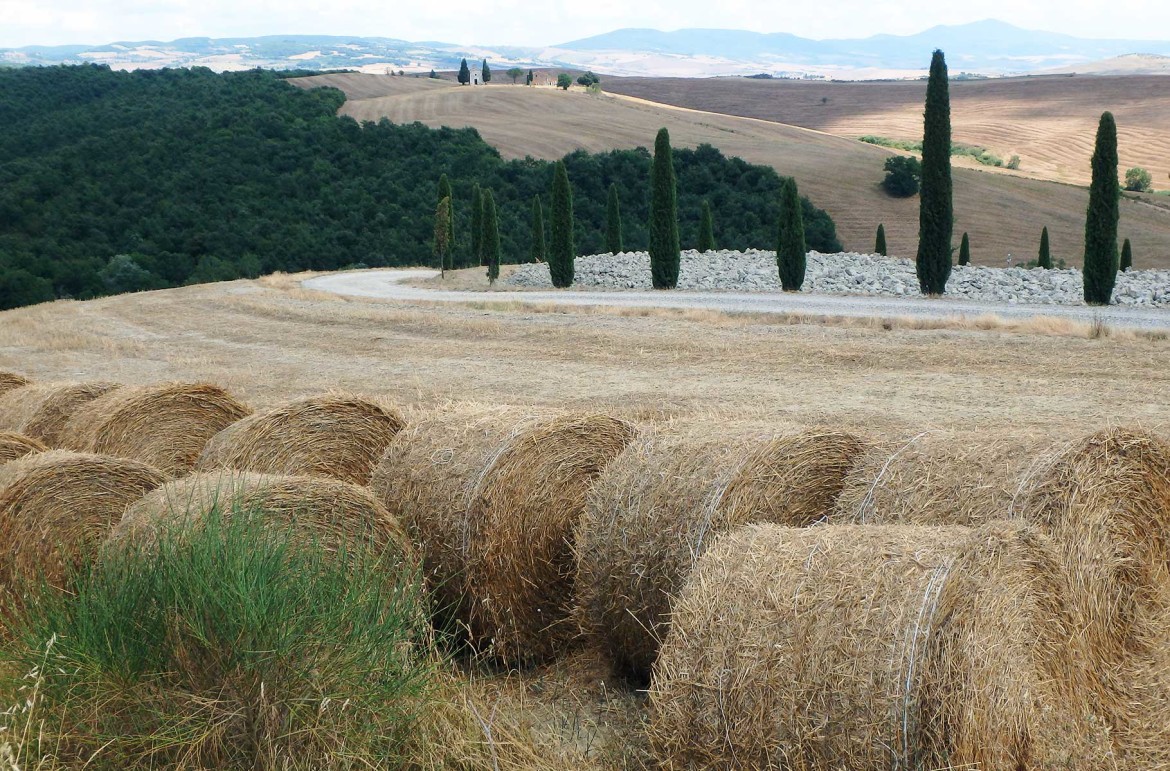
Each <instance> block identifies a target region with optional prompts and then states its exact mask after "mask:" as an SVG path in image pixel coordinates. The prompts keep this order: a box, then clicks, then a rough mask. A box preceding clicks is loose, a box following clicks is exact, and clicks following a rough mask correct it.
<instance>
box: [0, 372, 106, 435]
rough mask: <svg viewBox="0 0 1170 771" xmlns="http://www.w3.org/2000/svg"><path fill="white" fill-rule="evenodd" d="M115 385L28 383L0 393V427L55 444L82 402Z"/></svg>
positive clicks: (96, 383) (96, 396) (103, 393)
mask: <svg viewBox="0 0 1170 771" xmlns="http://www.w3.org/2000/svg"><path fill="white" fill-rule="evenodd" d="M115 388H118V384H117V383H103V382H88V383H68V382H65V383H30V384H29V385H26V386H22V387H21V388H14V389H12V390H11V391H8V392H6V393H4V394H3V395H0V428H6V429H11V430H13V431H19V432H20V433H23V434H25V435H27V436H31V437H33V438H35V439H39V440H40V441H42V442H44V443H45V444H47V445H49V446H50V447H59V446H61V442H62V440H63V439H64V436H63V432H64V430H65V426H66V425H67V424H68V423H69V421H70V420H71V419H72V418H73V414H74V413H75V412H77V410H78V409H80V408H81V407H82V406H84V405H86V404H88V403H89V402H91V401H93V400H94V399H96V398H98V397H99V396H104V395H105V394H107V393H109V392H110V391H113V390H114V389H115Z"/></svg>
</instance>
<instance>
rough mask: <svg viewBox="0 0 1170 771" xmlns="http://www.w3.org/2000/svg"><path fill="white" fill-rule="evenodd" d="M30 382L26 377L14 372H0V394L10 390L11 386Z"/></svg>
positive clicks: (18, 386) (19, 385)
mask: <svg viewBox="0 0 1170 771" xmlns="http://www.w3.org/2000/svg"><path fill="white" fill-rule="evenodd" d="M31 382H32V381H31V380H29V379H28V378H26V377H24V376H23V375H18V374H16V373H15V372H0V394H2V393H4V392H5V391H11V390H12V389H13V388H20V387H21V386H25V385H28V384H29V383H31Z"/></svg>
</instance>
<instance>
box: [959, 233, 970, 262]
mask: <svg viewBox="0 0 1170 771" xmlns="http://www.w3.org/2000/svg"><path fill="white" fill-rule="evenodd" d="M959 264H960V265H970V264H971V239H970V238H968V237H967V234H966V233H963V240H962V241H960V242H959Z"/></svg>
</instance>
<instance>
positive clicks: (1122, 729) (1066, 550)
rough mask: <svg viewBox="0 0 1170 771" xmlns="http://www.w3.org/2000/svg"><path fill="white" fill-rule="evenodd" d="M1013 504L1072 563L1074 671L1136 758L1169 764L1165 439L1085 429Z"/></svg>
mask: <svg viewBox="0 0 1170 771" xmlns="http://www.w3.org/2000/svg"><path fill="white" fill-rule="evenodd" d="M1018 508H1019V511H1020V514H1021V515H1022V516H1023V517H1024V518H1025V519H1026V520H1028V521H1030V522H1033V523H1036V524H1037V525H1039V526H1040V527H1041V528H1043V529H1044V530H1046V531H1048V532H1049V533H1050V535H1051V536H1052V539H1053V541H1054V543H1055V544H1056V547H1057V549H1058V551H1059V553H1060V555H1061V558H1062V560H1063V561H1064V563H1065V564H1066V565H1068V566H1070V567H1071V568H1074V569H1071V570H1069V571H1068V572H1067V574H1066V581H1065V583H1064V585H1063V586H1062V587H1061V591H1062V593H1063V594H1064V595H1065V597H1066V598H1067V605H1068V619H1067V622H1066V623H1067V624H1068V626H1069V628H1070V629H1071V630H1072V633H1071V635H1070V637H1071V641H1070V645H1071V646H1073V647H1074V648H1075V649H1076V650H1077V652H1078V659H1079V660H1080V661H1082V662H1084V665H1083V666H1082V667H1081V668H1080V669H1079V670H1078V673H1077V675H1078V677H1079V678H1081V679H1082V680H1083V681H1084V683H1085V685H1086V686H1087V687H1088V688H1090V689H1091V690H1092V691H1093V692H1094V693H1095V694H1096V695H1097V698H1098V699H1099V700H1100V704H1101V709H1102V711H1103V712H1104V713H1105V714H1106V715H1107V716H1108V719H1109V722H1110V725H1111V728H1112V730H1113V731H1114V732H1115V734H1116V735H1117V736H1118V737H1119V738H1120V740H1121V743H1122V744H1123V745H1124V746H1125V747H1126V748H1127V752H1128V754H1129V755H1130V756H1131V757H1132V758H1134V767H1135V768H1159V767H1170V444H1167V443H1166V442H1165V441H1163V440H1162V439H1160V438H1159V437H1157V436H1155V435H1154V434H1151V433H1148V432H1144V431H1136V430H1129V429H1110V430H1106V431H1101V432H1097V433H1094V434H1092V435H1090V436H1087V437H1084V438H1083V439H1081V440H1079V441H1076V442H1073V443H1070V444H1069V445H1068V446H1067V447H1066V449H1065V450H1064V452H1062V453H1061V454H1060V455H1059V456H1057V457H1056V458H1055V459H1054V460H1053V461H1052V462H1051V463H1049V464H1048V465H1046V466H1045V467H1044V468H1042V469H1039V470H1038V471H1037V472H1036V473H1035V474H1033V475H1032V476H1031V477H1030V478H1029V479H1028V480H1027V485H1026V489H1025V491H1024V492H1023V493H1022V494H1021V496H1020V502H1019V503H1018Z"/></svg>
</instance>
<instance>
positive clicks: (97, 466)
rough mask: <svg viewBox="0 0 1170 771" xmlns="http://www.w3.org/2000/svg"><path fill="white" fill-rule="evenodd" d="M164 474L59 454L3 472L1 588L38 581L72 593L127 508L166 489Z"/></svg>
mask: <svg viewBox="0 0 1170 771" xmlns="http://www.w3.org/2000/svg"><path fill="white" fill-rule="evenodd" d="M164 481H165V477H164V475H163V474H162V472H160V471H159V470H158V469H155V468H152V467H151V466H148V465H147V464H145V463H141V462H139V461H135V460H129V459H126V458H111V457H105V456H100V455H90V454H85V453H75V452H69V451H66V450H51V451H49V452H41V453H37V454H35V455H29V456H26V457H24V458H21V459H19V460H14V461H11V462H9V463H6V464H4V465H3V466H0V543H3V544H4V545H5V546H4V548H3V549H0V586H5V585H11V584H12V582H13V581H14V580H17V581H32V580H35V579H37V577H38V576H41V575H43V576H44V578H45V579H46V580H47V581H48V582H49V583H50V584H51V585H53V586H57V587H58V588H62V589H65V588H67V587H66V586H64V582H65V579H66V577H67V576H68V574H69V571H70V570H71V569H72V568H75V567H76V566H78V565H80V564H81V563H82V561H84V560H85V559H87V558H89V557H92V555H93V554H95V553H96V550H97V548H98V547H99V546H100V544H101V543H102V541H103V540H104V539H105V537H106V534H107V532H108V531H109V530H110V529H111V528H112V527H113V526H114V525H115V524H116V523H117V522H118V521H119V520H120V519H121V517H122V512H123V511H124V510H125V508H126V506H128V505H129V504H131V503H133V502H134V501H136V500H138V499H139V498H140V497H142V496H143V495H144V494H146V493H147V492H149V491H150V490H153V489H154V488H156V487H158V486H159V485H161V484H162V483H163V482H164Z"/></svg>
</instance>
